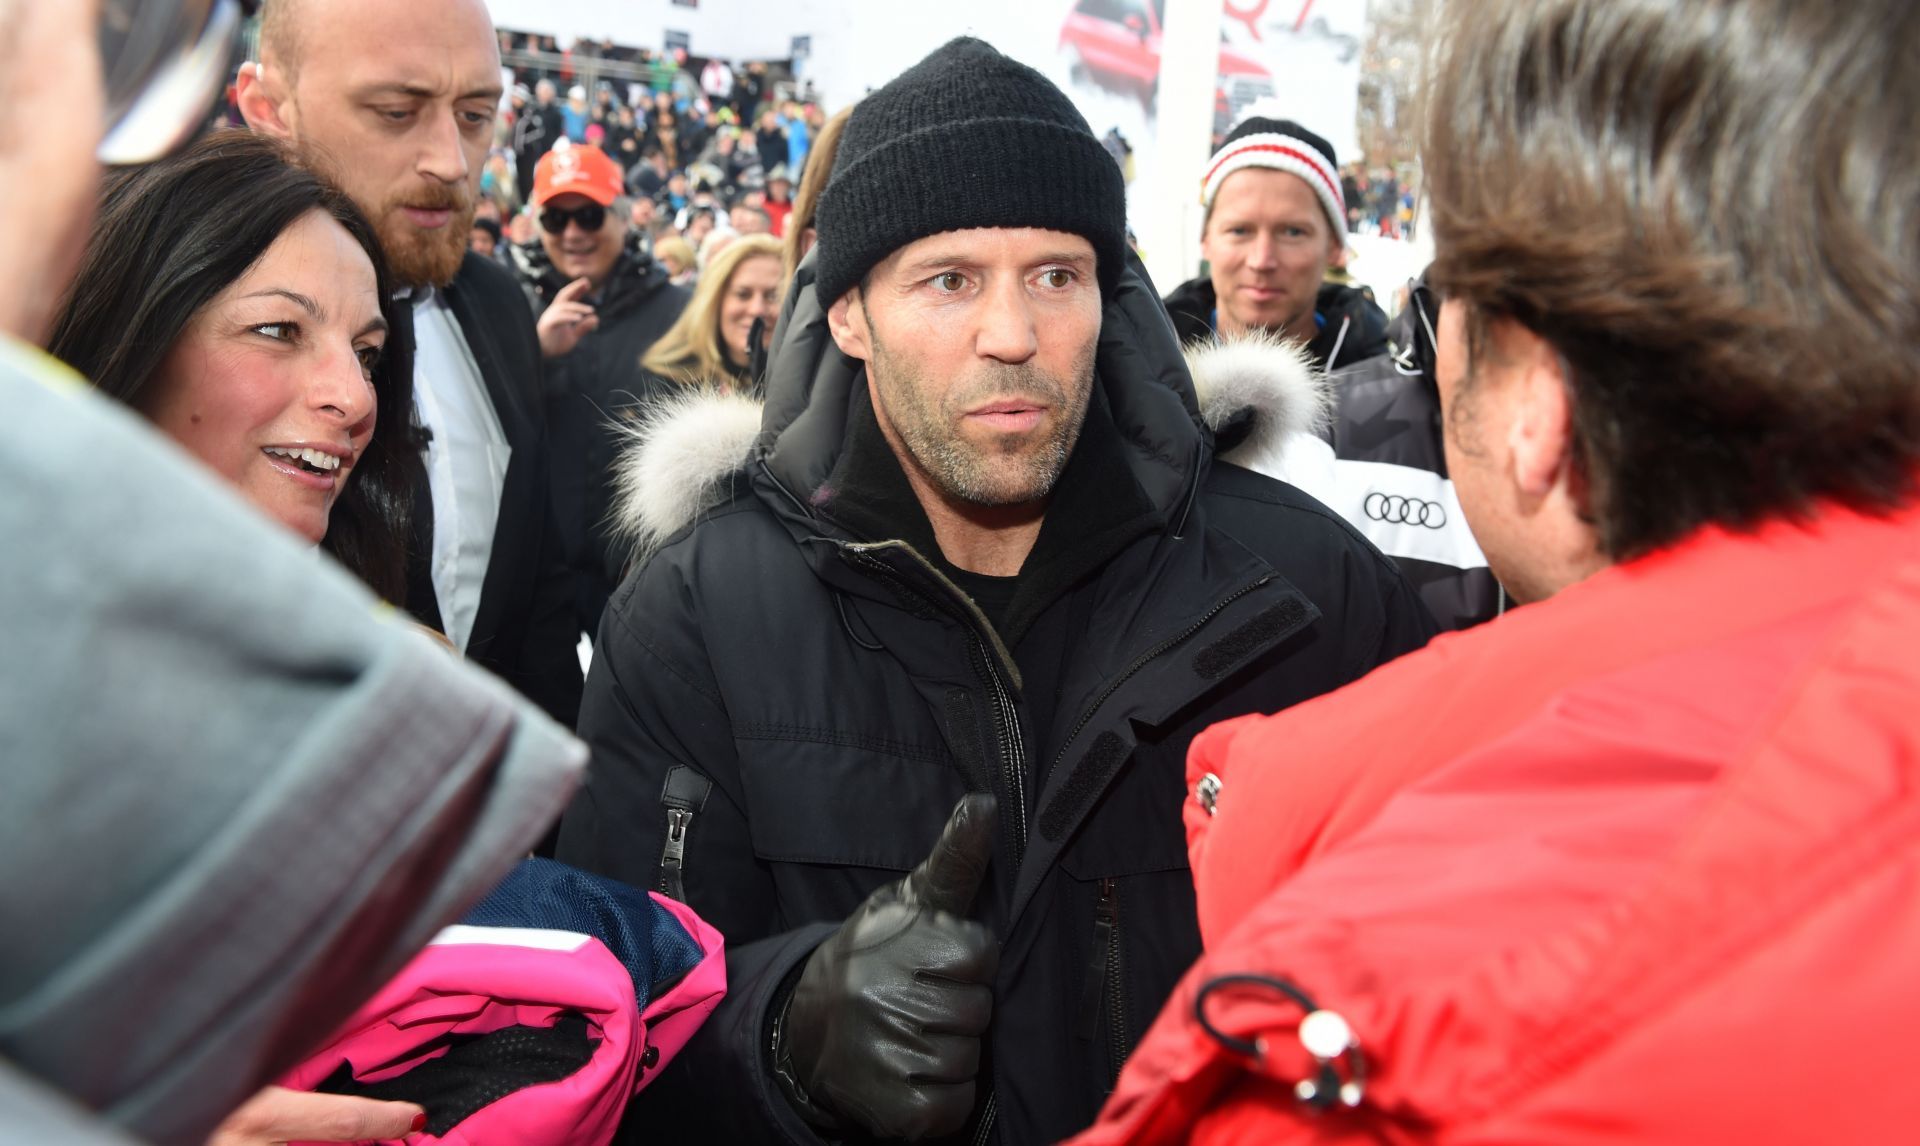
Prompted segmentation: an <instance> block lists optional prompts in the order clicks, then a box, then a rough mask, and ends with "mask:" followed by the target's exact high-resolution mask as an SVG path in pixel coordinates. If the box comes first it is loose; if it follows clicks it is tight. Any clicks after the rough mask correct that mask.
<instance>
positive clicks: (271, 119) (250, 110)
mask: <svg viewBox="0 0 1920 1146" xmlns="http://www.w3.org/2000/svg"><path fill="white" fill-rule="evenodd" d="M280 80H281V74H280V70H279V69H278V68H269V67H268V65H267V64H266V63H264V62H262V63H257V64H256V63H245V64H241V65H240V75H239V76H238V77H237V78H236V79H235V80H234V102H235V103H236V104H238V105H239V107H240V118H242V119H244V120H246V121H247V126H248V127H250V128H252V129H253V130H255V131H257V132H259V133H260V134H262V135H270V136H272V137H273V138H275V139H281V140H290V139H292V138H293V125H292V124H291V123H290V122H288V121H289V118H290V117H289V116H288V115H287V114H286V109H287V107H288V105H289V104H290V101H289V100H288V98H287V97H288V94H289V93H288V92H287V91H286V85H285V84H283V83H281V82H280Z"/></svg>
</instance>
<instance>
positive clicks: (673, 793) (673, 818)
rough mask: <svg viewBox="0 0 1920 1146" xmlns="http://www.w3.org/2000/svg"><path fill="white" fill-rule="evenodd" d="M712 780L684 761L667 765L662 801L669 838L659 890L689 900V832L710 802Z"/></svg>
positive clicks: (662, 858)
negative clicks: (665, 810)
mask: <svg viewBox="0 0 1920 1146" xmlns="http://www.w3.org/2000/svg"><path fill="white" fill-rule="evenodd" d="M712 794H713V781H711V780H709V779H707V778H706V777H705V776H702V775H701V774H700V773H698V772H695V771H694V770H693V769H691V768H688V767H686V766H685V765H683V764H676V765H674V766H673V767H671V768H669V769H667V782H666V783H665V784H663V785H662V786H661V788H660V803H661V804H662V805H663V806H664V807H665V808H666V809H667V838H666V842H665V843H664V844H662V845H661V848H660V891H661V893H662V894H663V895H665V896H666V897H667V898H669V899H674V900H678V901H679V902H681V903H685V902H686V901H687V888H686V882H685V878H684V877H685V872H686V867H687V833H688V832H689V831H690V830H692V828H693V817H694V814H695V813H697V812H699V811H700V810H701V809H702V808H704V807H706V806H707V797H708V796H710V795H712Z"/></svg>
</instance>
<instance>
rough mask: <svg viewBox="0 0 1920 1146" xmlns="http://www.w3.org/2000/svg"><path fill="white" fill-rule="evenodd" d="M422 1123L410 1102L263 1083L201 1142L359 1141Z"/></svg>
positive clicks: (241, 1145) (229, 1145)
mask: <svg viewBox="0 0 1920 1146" xmlns="http://www.w3.org/2000/svg"><path fill="white" fill-rule="evenodd" d="M426 1125H427V1112H426V1111H424V1110H422V1109H420V1108H419V1107H418V1106H415V1105H414V1104H413V1103H411V1102H375V1101H374V1100H373V1099H371V1098H354V1097H351V1096H349V1095H345V1094H309V1093H307V1092H306V1091H304V1090H288V1089H286V1088H284V1087H279V1086H269V1087H267V1088H266V1089H265V1090H263V1091H261V1092H260V1093H258V1094H256V1095H254V1096H253V1097H252V1098H249V1099H248V1100H247V1102H246V1105H244V1106H242V1107H241V1108H240V1109H238V1110H236V1111H234V1112H233V1113H232V1114H229V1115H228V1116H227V1120H226V1121H225V1122H222V1123H221V1124H220V1128H219V1129H218V1130H215V1131H214V1132H213V1137H212V1138H209V1139H207V1146H278V1144H280V1143H285V1142H365V1141H368V1140H370V1139H371V1140H378V1139H385V1138H405V1137H407V1136H408V1135H409V1134H412V1133H414V1132H415V1131H419V1130H424V1129H426Z"/></svg>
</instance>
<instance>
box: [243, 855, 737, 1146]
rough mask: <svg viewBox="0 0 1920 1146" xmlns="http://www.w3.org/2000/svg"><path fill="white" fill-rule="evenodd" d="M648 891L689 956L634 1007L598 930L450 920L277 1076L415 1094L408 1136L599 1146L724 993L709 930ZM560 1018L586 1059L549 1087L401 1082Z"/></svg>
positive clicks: (630, 982) (470, 1079) (376, 1092)
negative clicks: (582, 1041) (416, 1113)
mask: <svg viewBox="0 0 1920 1146" xmlns="http://www.w3.org/2000/svg"><path fill="white" fill-rule="evenodd" d="M530 862H533V863H540V862H543V861H530ZM554 866H555V867H557V866H558V865H554ZM629 890H630V889H629ZM631 894H632V895H634V896H635V897H636V900H637V895H638V893H637V892H632V893H631ZM650 898H651V900H652V902H653V904H654V905H656V906H657V907H658V908H659V909H660V910H663V911H664V912H665V913H666V914H667V916H669V917H670V919H671V921H672V922H673V923H677V925H678V927H679V928H680V929H682V930H684V933H685V937H686V938H690V939H691V940H692V941H693V942H694V944H696V945H697V947H698V961H697V963H695V964H694V965H693V966H692V968H691V970H688V971H686V972H685V973H684V974H683V975H681V976H680V977H679V978H677V979H676V980H673V981H671V983H670V984H669V985H667V986H666V988H665V989H664V990H663V991H661V992H660V993H659V994H658V997H656V998H653V999H651V1000H650V1001H649V1002H647V1004H646V1006H645V1008H644V1010H643V1009H641V1007H640V1006H639V1005H638V1003H637V1001H636V988H635V980H634V976H633V972H632V969H631V968H630V967H629V966H628V965H627V964H624V963H622V961H621V959H620V958H618V957H616V955H615V954H614V952H613V951H612V950H610V949H609V946H608V943H607V942H604V941H603V940H602V939H600V938H596V937H594V936H592V935H588V934H584V933H583V932H580V931H573V930H560V929H552V928H533V927H499V926H475V925H470V924H469V925H460V926H455V927H449V928H447V929H446V930H444V931H442V932H441V933H440V934H439V936H437V937H436V938H435V939H434V941H433V942H432V944H431V945H429V946H428V947H427V949H426V950H424V951H422V952H421V953H420V954H419V956H417V957H416V958H415V959H414V960H413V962H411V963H409V964H408V965H407V966H406V968H405V969H404V970H402V971H401V973H400V974H399V975H397V976H396V977H395V978H394V979H393V980H392V981H391V982H390V983H388V984H387V986H386V987H385V988H384V989H382V990H381V991H380V993H379V994H377V995H375V996H374V997H373V999H371V1000H370V1001H368V1003H367V1004H366V1005H365V1006H363V1007H361V1008H360V1009H359V1010H358V1011H357V1012H355V1013H354V1015H353V1017H352V1018H351V1019H349V1020H348V1021H347V1023H346V1024H345V1025H344V1026H342V1027H341V1028H340V1030H339V1031H338V1032H337V1033H336V1034H335V1036H334V1037H333V1039H332V1040H331V1041H330V1042H329V1043H328V1044H327V1045H326V1046H325V1047H324V1048H323V1049H322V1050H320V1051H319V1052H318V1053H316V1054H315V1055H313V1057H311V1058H309V1059H308V1060H307V1061H306V1062H304V1063H302V1064H301V1065H300V1066H299V1067H298V1068H296V1069H295V1070H294V1071H293V1072H292V1073H290V1074H289V1075H287V1076H286V1077H285V1078H284V1079H282V1080H281V1084H282V1085H284V1086H287V1087H291V1088H294V1089H299V1090H319V1089H328V1090H335V1091H342V1092H349V1093H356V1094H363V1095H367V1096H369V1097H375V1098H390V1099H401V1100H408V1101H417V1102H421V1103H422V1105H424V1106H426V1108H427V1111H428V1116H429V1119H430V1121H429V1123H428V1130H427V1133H426V1134H425V1135H423V1136H421V1137H419V1138H417V1139H415V1141H425V1142H445V1143H457V1144H459V1146H540V1144H542V1143H552V1144H554V1146H561V1144H563V1143H564V1144H566V1146H576V1144H578V1146H603V1144H605V1143H607V1142H610V1141H611V1140H612V1138H613V1134H614V1130H615V1128H616V1127H617V1126H618V1125H619V1122H620V1117H621V1114H622V1113H623V1112H624V1111H625V1109H626V1106H627V1102H628V1100H629V1099H631V1098H632V1097H633V1095H634V1094H635V1093H636V1092H637V1091H639V1089H640V1088H641V1087H643V1086H645V1085H647V1083H649V1082H650V1081H652V1079H653V1078H654V1077H655V1076H657V1075H658V1074H659V1073H660V1071H661V1070H662V1069H663V1068H664V1067H665V1066H666V1065H667V1063H668V1062H670V1061H672V1059H673V1056H674V1055H675V1054H677V1053H678V1052H679V1050H680V1048H681V1047H682V1046H684V1045H686V1042H687V1040H688V1039H689V1038H691V1037H692V1036H693V1033H694V1032H695V1031H696V1030H698V1029H699V1026H700V1024H701V1023H702V1022H703V1021H705V1019H706V1017H707V1015H709V1014H711V1013H712V1011H713V1009H714V1007H715V1006H717V1005H718V1004H719V1002H720V998H721V996H722V995H724V994H725V993H726V962H725V959H724V957H723V954H722V950H721V936H720V933H719V932H718V931H715V930H714V929H713V928H712V927H710V926H708V925H707V924H706V923H704V922H703V921H701V919H700V918H699V917H698V916H697V915H695V914H694V913H693V911H692V909H691V908H688V907H687V906H686V905H684V904H680V903H676V902H674V901H673V900H670V899H667V898H666V897H664V896H661V895H658V894H654V895H651V897H650ZM658 918H659V917H658V916H657V915H655V919H656V920H658ZM621 937H622V938H623V939H625V940H627V941H630V942H637V943H639V944H641V945H644V944H645V943H646V939H647V935H646V932H645V931H644V930H641V931H639V933H638V935H637V936H636V935H635V934H634V933H632V932H623V933H622V936H621ZM675 938H676V939H678V938H679V937H678V936H676V937H675ZM654 950H655V951H656V952H657V951H658V950H659V946H658V944H657V943H656V944H655V945H654ZM673 970H674V968H671V967H669V968H665V969H664V972H665V973H667V974H671V972H672V971H673ZM569 1015H577V1016H580V1017H582V1018H584V1020H585V1031H586V1036H587V1038H588V1040H590V1043H591V1051H590V1057H588V1058H587V1059H586V1061H585V1064H584V1065H581V1066H578V1068H577V1069H570V1068H571V1067H572V1066H573V1064H566V1065H565V1066H563V1067H562V1068H561V1069H570V1073H567V1074H566V1075H565V1077H561V1078H558V1080H557V1081H544V1082H537V1083H533V1084H528V1083H526V1082H525V1081H524V1079H520V1080H515V1081H508V1082H497V1081H495V1080H492V1079H487V1080H484V1081H481V1082H476V1079H477V1078H478V1077H479V1076H478V1075H476V1073H475V1072H473V1071H467V1072H466V1073H465V1074H463V1075H462V1076H461V1078H460V1079H459V1080H457V1081H460V1082H462V1083H464V1084H465V1085H466V1087H467V1090H466V1092H465V1093H464V1094H463V1095H462V1096H460V1097H459V1098H458V1099H457V1100H455V1101H453V1102H452V1103H451V1104H450V1103H449V1102H448V1101H447V1100H446V1097H445V1090H444V1089H434V1087H435V1085H436V1084H429V1083H420V1082H416V1083H415V1084H414V1085H415V1086H416V1087H419V1086H426V1087H428V1089H426V1090H415V1091H409V1090H408V1089H407V1087H408V1086H409V1082H408V1076H409V1074H410V1073H411V1072H413V1071H415V1070H416V1069H418V1068H420V1067H422V1066H424V1065H426V1064H428V1063H430V1062H432V1061H433V1060H435V1059H439V1058H441V1057H442V1056H446V1055H448V1054H449V1053H450V1051H449V1046H450V1045H458V1044H462V1043H465V1044H467V1045H469V1046H471V1045H472V1043H473V1042H474V1041H476V1040H474V1039H472V1038H465V1037H463V1036H481V1035H488V1034H494V1033H495V1032H501V1031H504V1030H506V1029H508V1028H516V1027H517V1028H535V1029H540V1030H543V1031H547V1032H548V1033H552V1028H554V1027H555V1025H556V1023H557V1022H558V1021H560V1020H561V1019H562V1018H563V1017H564V1016H569ZM574 1021H575V1022H577V1021H578V1020H574ZM494 1045H495V1046H501V1045H504V1044H502V1043H498V1042H496V1043H495V1044H494ZM508 1053H512V1048H511V1047H509V1048H508ZM442 1066H443V1067H445V1066H446V1063H445V1062H443V1063H442ZM343 1068H344V1069H343ZM429 1073H431V1072H429ZM415 1077H416V1078H417V1079H424V1078H425V1076H415ZM329 1080H331V1082H330V1081H329ZM441 1081H444V1080H441ZM323 1084H326V1085H323ZM383 1084H385V1085H384V1086H383ZM515 1086H518V1089H513V1087H515ZM496 1092H504V1093H500V1094H499V1096H498V1097H495V1093H496ZM433 1096H438V1100H436V1097H433ZM476 1105H477V1107H478V1108H477V1109H468V1108H469V1107H472V1106H476Z"/></svg>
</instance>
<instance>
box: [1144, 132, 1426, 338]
mask: <svg viewBox="0 0 1920 1146" xmlns="http://www.w3.org/2000/svg"><path fill="white" fill-rule="evenodd" d="M1261 111H1262V109H1261V108H1259V107H1258V106H1256V107H1255V109H1254V111H1253V114H1250V115H1249V116H1248V117H1247V118H1246V119H1244V120H1242V121H1241V122H1240V125H1239V126H1238V127H1235V128H1234V129H1233V131H1232V132H1231V133H1229V134H1228V135H1227V139H1226V142H1225V143H1223V144H1221V145H1220V150H1218V151H1216V152H1215V153H1214V154H1213V157H1212V158H1211V159H1209V160H1208V161H1207V168H1206V171H1205V172H1204V173H1203V175H1202V178H1201V191H1200V201H1201V202H1202V203H1203V204H1205V205H1206V208H1207V220H1206V223H1205V229H1204V230H1203V232H1202V234H1201V241H1200V249H1201V251H1202V252H1203V253H1204V254H1205V255H1206V258H1207V262H1208V264H1209V265H1210V266H1211V268H1212V271H1211V274H1210V276H1209V277H1206V278H1197V279H1194V280H1193V281H1191V282H1188V283H1185V284H1183V285H1182V286H1181V287H1180V288H1179V289H1177V290H1175V291H1174V292H1173V293H1172V294H1170V295H1168V296H1167V299H1166V303H1167V309H1168V310H1169V311H1170V312H1171V313H1172V314H1173V322H1174V326H1175V327H1176V328H1177V329H1178V330H1179V332H1180V338H1181V341H1183V342H1194V341H1197V340H1202V339H1211V338H1212V337H1214V336H1216V335H1218V336H1219V337H1222V338H1237V337H1240V336H1242V335H1245V334H1247V333H1250V332H1253V331H1267V332H1270V333H1273V334H1278V335H1282V336H1284V337H1286V338H1288V339H1290V340H1292V341H1295V342H1298V343H1301V344H1302V345H1304V346H1305V347H1306V348H1307V351H1308V353H1309V354H1310V355H1311V356H1312V357H1313V361H1314V364H1315V365H1316V366H1319V367H1322V368H1324V369H1328V370H1332V369H1335V368H1338V367H1342V366H1348V365H1351V364H1353V363H1355V362H1361V361H1364V360H1366V359H1368V358H1375V357H1378V356H1380V355H1383V354H1386V353H1388V346H1387V320H1386V315H1385V314H1383V313H1381V311H1380V308H1379V307H1378V306H1376V305H1374V303H1373V300H1372V299H1371V298H1369V297H1368V296H1367V295H1366V294H1365V293H1364V292H1362V291H1359V290H1355V289H1354V288H1352V287H1348V286H1342V285H1340V284H1338V283H1329V282H1326V281H1324V280H1325V278H1326V273H1327V268H1328V267H1329V266H1331V265H1333V264H1334V262H1335V261H1336V260H1337V259H1338V258H1339V257H1340V254H1341V252H1342V251H1343V250H1344V249H1345V246H1346V234H1347V228H1346V222H1345V220H1346V217H1347V209H1346V204H1345V202H1344V201H1343V199H1342V197H1341V191H1340V167H1339V164H1338V162H1337V161H1336V160H1335V158H1334V153H1333V145H1332V144H1330V143H1328V142H1327V141H1326V140H1325V139H1322V138H1321V137H1320V136H1318V135H1315V134H1314V133H1313V132H1311V131H1308V130H1307V129H1306V128H1304V127H1301V126H1300V125H1299V124H1297V123H1295V122H1293V121H1292V120H1287V119H1274V118H1269V117H1267V116H1265V115H1263V114H1260V112H1261Z"/></svg>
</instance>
